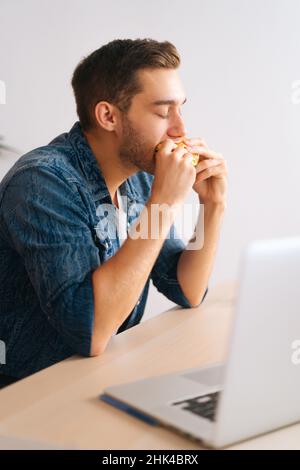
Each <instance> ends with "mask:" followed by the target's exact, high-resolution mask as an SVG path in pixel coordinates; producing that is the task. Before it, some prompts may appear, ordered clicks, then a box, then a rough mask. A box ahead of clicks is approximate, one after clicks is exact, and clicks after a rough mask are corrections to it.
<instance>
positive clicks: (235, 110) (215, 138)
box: [0, 0, 300, 316]
mask: <svg viewBox="0 0 300 470" xmlns="http://www.w3.org/2000/svg"><path fill="white" fill-rule="evenodd" d="M0 17H1V28H0V80H4V81H5V83H6V88H7V103H6V104H5V105H1V104H0V135H1V134H2V135H5V137H6V140H7V142H8V143H10V144H11V145H14V146H16V147H18V148H19V149H20V150H21V151H22V152H25V151H27V150H29V149H31V148H33V147H36V146H39V145H43V144H45V143H47V142H49V141H50V140H51V139H52V138H53V137H54V136H55V135H57V134H58V133H61V132H64V131H66V130H68V129H69V128H70V127H71V126H72V124H73V122H74V120H75V119H77V118H76V114H75V106H74V100H73V96H72V92H71V87H70V78H71V75H72V72H73V69H74V67H75V66H76V64H77V63H78V62H79V60H80V59H81V57H82V56H84V55H87V54H88V53H89V52H91V51H92V50H94V49H96V48H98V47H100V46H101V45H103V44H105V43H107V42H108V41H110V40H112V39H115V38H127V37H128V38H133V39H134V38H137V37H152V38H154V39H158V40H166V39H168V40H170V41H172V42H174V44H175V45H176V46H177V48H178V49H179V52H180V53H181V56H182V67H181V71H180V73H181V77H182V80H183V83H184V86H185V89H186V92H187V96H188V102H187V104H186V105H185V107H184V108H183V109H184V116H185V117H186V122H187V128H188V129H189V130H190V135H191V136H201V137H204V138H205V139H206V140H207V142H208V143H209V145H210V146H211V147H212V148H214V149H216V150H218V151H220V152H222V153H223V154H224V156H225V157H226V159H227V160H228V164H229V201H228V209H227V213H226V217H225V220H224V224H223V230H222V235H221V240H220V245H219V250H218V255H217V260H216V264H215V268H214V273H213V276H212V279H211V285H214V284H215V283H217V282H222V281H224V280H226V279H232V278H235V277H236V276H237V273H238V260H239V256H240V253H241V250H242V248H243V246H244V245H245V243H246V242H248V241H249V240H252V239H254V238H266V237H279V236H288V235H295V234H299V232H300V214H299V201H300V197H299V196H300V189H299V176H300V158H299V156H300V152H299V151H300V129H299V128H300V99H294V103H293V100H292V85H293V83H294V82H295V81H296V80H300V62H299V57H300V54H299V52H300V51H299V45H300V28H299V17H300V2H299V0H187V1H185V2H183V1H182V0H173V1H172V2H170V1H168V0H152V1H151V2H140V1H137V0H134V1H130V2H129V1H125V0H124V1H122V0H118V1H116V0H115V1H110V2H107V1H103V0H23V1H22V0H0ZM299 95H300V93H299ZM298 101H299V103H298ZM11 162H12V160H11ZM0 165H1V166H0V177H1V176H3V173H4V171H6V170H7V168H8V166H9V165H10V162H9V163H8V162H7V159H6V161H5V162H4V161H3V162H2V163H0ZM191 200H193V201H194V200H195V198H194V196H193V195H191ZM171 306H173V304H172V303H171V302H169V301H168V300H166V299H164V298H163V297H162V296H161V295H160V294H158V293H156V291H155V290H154V289H152V290H151V292H150V298H149V301H148V306H147V309H146V316H149V315H152V314H155V313H158V312H160V311H162V310H164V309H166V308H169V307H171Z"/></svg>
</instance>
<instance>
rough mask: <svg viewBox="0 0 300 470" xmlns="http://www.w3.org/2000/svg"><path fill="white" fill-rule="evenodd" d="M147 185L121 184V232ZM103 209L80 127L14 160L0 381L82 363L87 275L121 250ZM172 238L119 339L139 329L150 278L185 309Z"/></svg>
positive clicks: (0, 201) (1, 273)
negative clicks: (76, 357) (75, 360)
mask: <svg viewBox="0 0 300 470" xmlns="http://www.w3.org/2000/svg"><path fill="white" fill-rule="evenodd" d="M152 180H153V175H150V174H148V173H145V172H142V171H141V172H138V173H136V174H135V175H133V176H131V177H130V178H128V179H127V180H126V181H125V182H124V183H123V184H122V185H121V186H120V188H119V189H120V193H121V195H122V196H126V198H127V202H128V205H127V217H128V226H130V225H131V224H132V223H133V222H134V220H135V219H136V218H138V216H139V214H140V212H141V210H142V207H143V206H144V205H145V203H146V202H147V200H148V198H149V196H150V192H151V184H152ZM106 204H109V205H112V200H111V197H110V194H109V192H108V189H107V186H106V183H105V180H104V178H103V176H102V174H101V171H100V168H99V166H98V164H97V161H96V159H95V157H94V155H93V153H92V151H91V149H90V147H89V145H88V142H87V140H86V139H85V137H84V135H83V133H82V131H81V126H80V123H79V122H76V123H75V124H74V126H73V127H72V129H71V130H70V132H68V133H64V134H61V135H60V136H58V137H56V138H55V139H54V140H53V141H52V142H50V144H49V145H46V146H44V147H39V148H37V149H34V150H32V151H31V152H29V153H27V154H25V155H23V156H22V157H21V158H20V159H19V160H18V161H17V162H16V163H15V165H14V166H13V167H12V168H11V169H10V171H9V172H8V173H7V174H6V176H5V177H4V179H3V180H2V182H1V184H0V266H1V270H0V339H1V340H2V341H4V342H5V344H6V364H0V373H2V374H7V375H11V376H13V377H16V378H23V377H25V376H27V375H30V374H32V373H34V372H36V371H38V370H40V369H43V368H45V367H48V366H50V365H52V364H54V363H56V362H58V361H61V360H62V359H65V358H67V357H69V356H71V355H73V354H80V355H83V356H89V355H90V347H91V336H92V330H93V315H94V306H93V289H92V278H91V275H92V272H93V271H94V270H95V269H96V268H97V267H98V266H100V265H101V264H102V263H104V262H105V261H106V260H108V259H109V258H110V257H111V256H113V255H114V254H115V253H116V252H117V250H118V249H119V248H120V243H119V240H118V237H117V236H115V237H114V236H112V233H113V230H110V229H111V227H109V226H108V225H109V223H108V220H107V219H106V218H105V211H103V210H102V209H103V207H105V205H106ZM113 207H115V206H113ZM175 235H176V232H175V228H174V225H173V226H172V227H171V230H170V234H169V237H167V238H166V240H165V242H164V245H163V247H162V249H161V251H160V254H159V256H158V258H157V260H156V262H155V265H154V266H153V269H152V271H151V273H150V275H149V278H148V280H147V282H146V284H145V287H144V289H143V292H142V294H141V296H140V298H139V300H138V301H137V304H136V306H135V307H134V309H133V310H132V312H131V313H130V315H129V316H128V317H127V318H126V320H125V321H124V323H123V324H122V325H121V326H120V328H119V329H118V333H119V332H121V331H124V330H126V329H128V328H130V327H132V326H134V325H136V324H138V323H139V322H140V320H141V318H142V316H143V313H144V309H145V304H146V300H147V295H148V289H149V282H150V279H152V282H153V284H154V285H155V286H156V288H157V289H158V290H159V291H160V292H162V293H163V294H164V295H165V296H166V297H167V298H168V299H170V300H171V301H173V302H175V303H176V304H178V305H180V306H182V307H186V308H188V307H191V305H190V303H189V301H188V300H187V299H186V297H185V296H184V294H183V292H182V290H181V288H180V285H179V283H178V280H177V276H176V269H177V262H178V259H179V256H180V254H181V252H182V250H183V249H184V248H185V245H184V243H183V242H182V240H180V239H178V237H176V236H175ZM128 262H129V263H130V260H128ZM112 295H113V292H112Z"/></svg>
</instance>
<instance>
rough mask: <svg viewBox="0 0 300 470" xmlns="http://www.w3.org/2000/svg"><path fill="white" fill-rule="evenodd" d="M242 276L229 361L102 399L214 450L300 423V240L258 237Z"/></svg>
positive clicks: (121, 388) (123, 388) (130, 386)
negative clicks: (262, 238) (261, 238)
mask: <svg viewBox="0 0 300 470" xmlns="http://www.w3.org/2000/svg"><path fill="white" fill-rule="evenodd" d="M239 274H240V275H239V288H238V295H237V300H236V302H235V315H234V320H233V328H232V333H231V337H230V340H229V346H228V354H227V357H226V362H225V363H218V364H212V365H211V366H209V367H205V368H202V367H199V368H196V369H188V370H183V371H180V372H177V373H172V374H168V375H160V376H156V377H151V378H148V379H144V380H139V381H135V382H132V383H127V384H122V385H116V386H112V387H108V388H106V389H105V390H104V391H103V393H102V394H101V395H100V399H101V400H103V401H105V402H106V403H109V404H110V405H113V406H116V407H118V408H120V409H122V410H124V411H126V412H128V413H130V414H131V415H134V416H136V417H137V418H140V419H143V420H144V421H146V422H148V423H149V424H152V425H161V426H166V427H168V428H170V429H172V430H174V431H176V432H180V433H181V434H184V435H185V436H188V437H191V438H193V439H196V440H197V441H200V442H201V444H202V445H205V446H208V447H212V448H220V447H225V446H228V445H229V444H233V443H235V442H238V441H242V440H245V439H248V438H250V437H253V436H257V435H259V434H263V433H266V432H269V431H272V430H275V429H277V428H280V427H283V426H287V425H290V424H292V423H296V422H297V421H300V405H299V396H300V237H297V238H285V239H278V240H260V241H255V242H252V243H251V244H249V245H248V246H247V247H246V249H245V250H244V252H243V256H242V260H241V264H240V273H239ZM297 348H298V351H297ZM297 358H298V359H299V360H297Z"/></svg>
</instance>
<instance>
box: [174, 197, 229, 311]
mask: <svg viewBox="0 0 300 470" xmlns="http://www.w3.org/2000/svg"><path fill="white" fill-rule="evenodd" d="M223 214H224V207H223V205H222V204H219V205H218V204H213V205H208V204H205V206H204V217H202V215H201V212H200V214H199V218H198V221H197V226H196V233H197V234H199V233H201V232H203V228H204V244H203V246H202V248H200V249H197V250H190V249H189V244H188V245H187V247H186V249H185V250H184V251H183V253H182V254H181V256H180V258H179V261H178V265H177V278H178V282H179V284H180V286H181V289H182V291H183V293H184V295H185V296H186V298H187V299H188V301H189V302H190V304H191V305H192V306H194V307H195V306H197V305H199V304H200V303H201V300H202V299H203V296H204V294H205V290H206V288H207V285H208V280H209V277H210V274H211V271H212V267H213V262H214V258H215V254H216V250H217V244H218V239H219V234H220V227H221V222H222V219H223ZM202 224H204V227H203V226H202Z"/></svg>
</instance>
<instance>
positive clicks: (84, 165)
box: [68, 121, 139, 202]
mask: <svg viewBox="0 0 300 470" xmlns="http://www.w3.org/2000/svg"><path fill="white" fill-rule="evenodd" d="M68 138H69V141H70V143H71V145H72V147H73V148H74V150H75V152H76V154H77V156H78V159H79V164H80V167H81V170H82V172H83V174H84V176H85V178H86V179H87V180H88V181H89V183H90V185H91V186H92V189H93V192H94V196H95V197H96V198H97V199H98V200H104V199H109V200H110V202H112V201H111V197H110V194H109V191H108V188H107V185H106V182H105V179H104V177H103V175H102V173H101V170H100V167H99V165H98V162H97V160H96V158H95V156H94V154H93V152H92V150H91V147H90V146H89V143H88V141H87V140H86V138H85V136H84V134H83V132H82V128H81V124H80V122H79V121H77V122H75V124H74V125H73V127H72V128H71V130H70V132H69V135H68ZM131 178H132V177H129V178H127V180H126V181H124V183H122V184H121V186H120V194H121V195H122V196H127V197H128V198H129V199H131V200H132V201H135V200H138V199H139V194H138V193H137V191H136V190H135V188H134V184H133V182H132V181H131Z"/></svg>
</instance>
